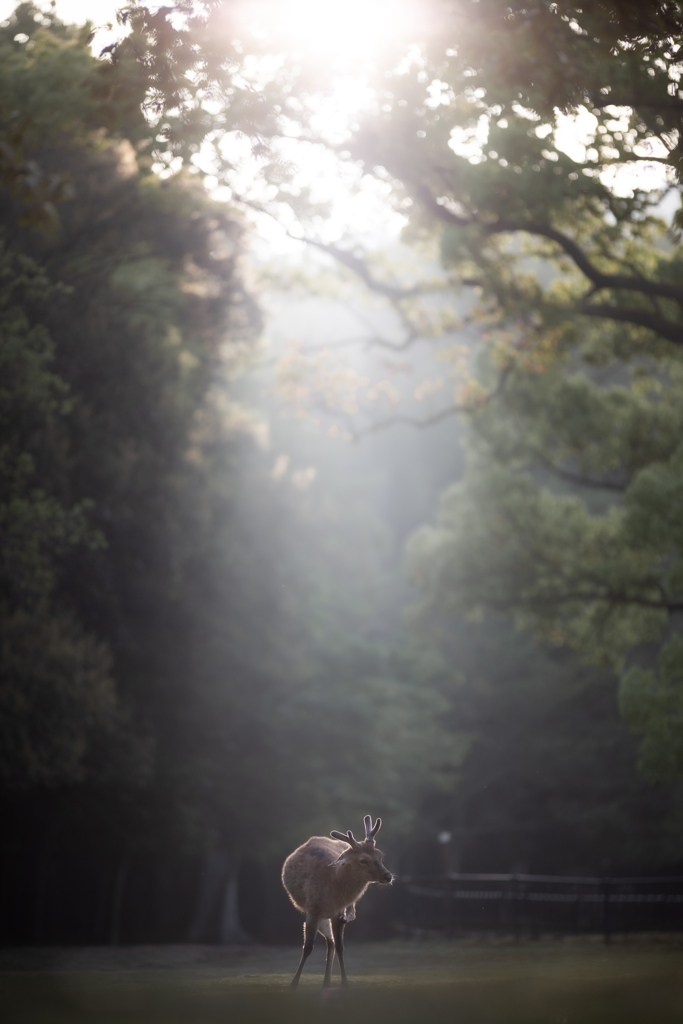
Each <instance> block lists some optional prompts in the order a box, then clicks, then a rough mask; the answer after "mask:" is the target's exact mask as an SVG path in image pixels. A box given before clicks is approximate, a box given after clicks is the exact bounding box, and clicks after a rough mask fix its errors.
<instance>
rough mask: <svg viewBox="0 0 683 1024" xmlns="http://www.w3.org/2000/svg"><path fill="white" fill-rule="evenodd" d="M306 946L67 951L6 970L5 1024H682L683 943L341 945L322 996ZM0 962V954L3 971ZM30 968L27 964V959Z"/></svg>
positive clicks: (317, 968) (318, 969) (1, 991)
mask: <svg viewBox="0 0 683 1024" xmlns="http://www.w3.org/2000/svg"><path fill="white" fill-rule="evenodd" d="M298 955H299V953H298V950H295V949H286V950H282V949H265V950H264V949H260V950H258V949H255V950H252V951H231V950H226V951H220V950H213V951H211V953H210V954H207V956H206V957H204V959H202V958H201V957H197V956H194V957H193V956H192V955H190V953H189V952H188V955H187V956H186V957H184V956H183V955H182V952H178V951H176V952H175V953H174V952H173V949H172V948H171V949H170V950H169V951H168V952H167V953H164V951H163V950H157V951H156V952H155V951H149V950H148V951H146V953H144V952H142V953H140V955H139V957H138V961H139V962H138V963H137V964H136V954H135V951H129V952H127V953H126V957H125V962H126V969H119V967H120V965H118V966H117V960H116V957H115V956H114V957H113V959H112V956H111V955H109V956H108V951H106V950H105V951H101V952H100V953H98V952H97V951H93V955H92V957H91V959H90V960H88V956H87V955H86V952H85V951H82V952H81V953H80V954H74V955H73V956H72V958H71V967H70V961H69V957H68V955H65V957H63V958H62V960H61V961H60V964H59V966H58V968H57V970H56V971H54V972H46V971H44V970H33V971H32V970H26V969H24V970H5V971H0V1006H2V1013H1V1018H2V1020H3V1022H5V1024H15V1022H16V1024H86V1022H87V1024H123V1022H126V1024H213V1022H219V1021H220V1022H222V1024H224V1022H231V1024H232V1022H235V1024H237V1022H242V1021H244V1022H245V1024H271V1022H272V1024H276V1022H277V1024H325V1022H328V1021H329V1022H330V1024H334V1022H336V1021H339V1024H342V1022H343V1024H347V1022H348V1021H349V1020H350V1017H353V1019H354V1024H366V1022H367V1024H370V1022H372V1024H390V1022H391V1024H413V1022H416V1024H417V1022H420V1024H422V1022H430V1024H431V1022H433V1024H442V1022H443V1024H446V1022H448V1024H451V1022H453V1024H455V1022H457V1024H612V1022H614V1024H668V1022H669V1021H671V1022H672V1024H673V1022H674V1021H675V1022H676V1024H680V1022H681V1021H683V939H680V938H679V939H676V938H669V939H667V940H664V939H662V940H657V939H656V938H650V939H643V938H640V939H634V940H631V941H628V942H626V941H615V942H614V944H613V945H611V946H608V947H606V946H603V945H602V944H601V943H600V942H598V941H597V940H593V939H589V938H583V939H566V940H550V939H548V940H541V941H537V942H529V941H525V942H519V943H514V942H512V941H502V940H501V941H489V942H482V941H481V940H479V941H473V940H460V941H454V942H450V943H447V942H437V941H396V942H390V943H382V944H373V945H362V946H361V945H359V946H354V945H353V943H352V941H350V942H349V943H348V947H347V966H348V970H349V973H350V976H351V981H352V985H351V987H350V988H349V990H348V992H345V993H342V992H341V990H340V988H339V976H338V974H337V975H335V978H334V983H335V988H334V990H333V991H332V992H331V993H330V994H328V995H327V997H325V998H323V996H322V993H321V990H320V986H321V983H322V971H323V954H322V949H316V951H315V953H314V954H313V956H312V957H311V958H310V960H309V963H308V965H307V969H306V972H305V973H304V976H303V978H302V984H301V987H300V989H299V991H298V992H296V993H292V992H290V991H289V989H288V985H289V981H290V979H291V976H292V974H293V972H294V969H295V967H296V963H297V960H298ZM1 966H2V958H0V967H1ZM24 966H26V964H24Z"/></svg>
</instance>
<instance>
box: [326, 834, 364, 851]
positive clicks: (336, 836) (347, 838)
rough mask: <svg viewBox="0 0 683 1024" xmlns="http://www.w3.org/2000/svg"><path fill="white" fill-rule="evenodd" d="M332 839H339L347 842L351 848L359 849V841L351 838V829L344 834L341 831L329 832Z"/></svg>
mask: <svg viewBox="0 0 683 1024" xmlns="http://www.w3.org/2000/svg"><path fill="white" fill-rule="evenodd" d="M330 835H331V836H332V838H333V839H341V840H342V842H344V843H348V844H349V846H350V847H351V849H352V850H360V843H358V842H356V840H355V839H354V838H353V832H352V831H351V829H349V831H348V832H347V833H346V835H344V833H343V832H330Z"/></svg>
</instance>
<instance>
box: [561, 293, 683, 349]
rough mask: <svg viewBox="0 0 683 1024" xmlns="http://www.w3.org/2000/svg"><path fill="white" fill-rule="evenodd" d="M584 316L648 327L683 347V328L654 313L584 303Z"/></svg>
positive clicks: (582, 309)
mask: <svg viewBox="0 0 683 1024" xmlns="http://www.w3.org/2000/svg"><path fill="white" fill-rule="evenodd" d="M580 312H581V313H583V315H584V316H594V317H599V318H601V319H603V320H618V321H619V322H621V323H627V324H635V325H636V326H638V327H646V328H647V329H648V330H650V331H654V332H655V334H659V335H660V336H661V337H662V338H666V340H667V341H672V342H673V343H674V344H675V345H683V327H677V326H676V324H672V323H671V321H670V320H664V318H663V317H660V316H657V315H656V314H654V313H646V312H645V310H639V309H624V308H621V309H620V308H619V307H618V306H608V305H596V304H595V303H591V302H584V303H583V305H582V306H581V308H580Z"/></svg>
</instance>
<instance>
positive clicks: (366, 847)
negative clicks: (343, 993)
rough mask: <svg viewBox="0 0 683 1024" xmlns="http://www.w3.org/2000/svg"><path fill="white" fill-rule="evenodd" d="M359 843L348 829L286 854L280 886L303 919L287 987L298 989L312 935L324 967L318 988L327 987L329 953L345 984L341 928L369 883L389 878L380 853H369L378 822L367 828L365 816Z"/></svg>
mask: <svg viewBox="0 0 683 1024" xmlns="http://www.w3.org/2000/svg"><path fill="white" fill-rule="evenodd" d="M364 820H365V839H364V840H363V842H362V843H359V842H357V841H356V840H355V839H354V838H353V833H352V832H351V829H349V831H348V832H347V833H346V835H344V834H343V833H342V832H330V835H331V836H332V839H327V837H326V836H313V837H312V838H311V839H309V840H308V842H307V843H304V844H303V846H300V847H299V849H298V850H295V851H294V853H291V854H290V855H289V857H288V858H287V860H286V861H285V863H284V866H283V868H282V884H283V885H284V887H285V889H286V890H287V892H288V894H289V898H290V899H291V901H292V903H293V904H294V906H295V907H296V908H297V910H300V911H301V912H302V914H305V915H306V921H305V923H304V951H303V953H302V955H301V962H300V964H299V967H298V969H297V972H296V974H295V975H294V979H293V981H292V988H296V987H297V985H298V984H299V978H300V977H301V972H302V971H303V969H304V964H305V963H306V961H307V960H308V958H309V956H310V955H311V950H312V949H313V944H314V942H315V937H316V933H317V932H320V933H321V935H324V936H325V941H326V942H327V962H326V964H325V980H324V981H323V988H329V987H330V985H331V984H332V982H331V974H332V964H333V962H334V954H335V950H336V952H337V956H338V957H339V968H340V970H341V980H342V985H347V984H348V980H347V977H346V968H345V966H344V926H345V925H346V923H347V921H353V920H354V918H355V916H356V906H355V904H356V901H357V900H359V899H360V898H361V896H362V895H363V893H364V892H365V890H366V889H367V887H368V886H369V885H370V883H371V882H380V883H381V884H382V885H388V884H389V882H391V881H392V880H393V875H392V874H391V872H390V871H387V869H386V868H385V867H384V864H383V863H382V854H381V852H380V851H379V850H377V849H376V848H375V836H376V835H377V833H378V832H379V829H380V825H381V824H382V819H381V818H378V819H377V821H376V822H375V824H374V825H373V824H372V818H371V817H370V815H369V814H366V816H365V819H364Z"/></svg>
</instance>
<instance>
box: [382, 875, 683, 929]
mask: <svg viewBox="0 0 683 1024" xmlns="http://www.w3.org/2000/svg"><path fill="white" fill-rule="evenodd" d="M395 887H396V893H395V897H394V899H395V904H394V911H395V913H396V920H397V923H399V922H400V923H401V924H402V925H403V927H404V928H406V929H407V930H408V931H410V932H412V933H413V934H416V933H420V932H427V933H428V932H435V933H436V932H440V933H444V934H446V935H454V934H457V933H463V932H468V931H470V932H471V931H477V932H481V931H493V932H501V933H508V934H514V935H520V936H521V935H539V934H541V933H546V934H547V933H555V934H571V933H573V932H575V933H579V932H581V933H590V932H594V933H598V934H602V935H603V936H604V939H605V941H606V942H609V941H610V937H611V936H612V935H613V934H615V933H623V932H653V931H655V932H659V931H683V876H678V875H677V876H668V877H649V876H648V877H634V878H609V877H604V878H585V877H579V878H573V877H565V876H556V875H521V874H520V875H512V874H510V875H482V874H449V875H430V876H419V877H411V876H407V875H406V876H403V877H401V878H399V879H397V880H396V883H395Z"/></svg>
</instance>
